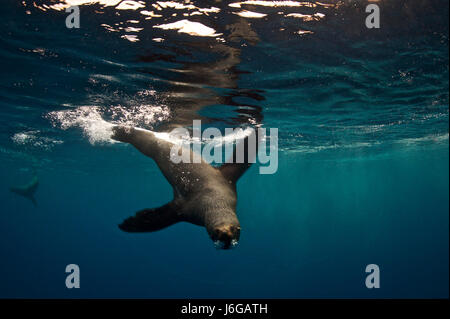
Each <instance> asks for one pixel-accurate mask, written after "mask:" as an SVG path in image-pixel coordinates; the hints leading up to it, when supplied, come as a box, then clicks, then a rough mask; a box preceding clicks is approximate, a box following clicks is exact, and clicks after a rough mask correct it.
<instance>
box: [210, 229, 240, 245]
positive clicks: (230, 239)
mask: <svg viewBox="0 0 450 319" xmlns="http://www.w3.org/2000/svg"><path fill="white" fill-rule="evenodd" d="M240 233H241V227H240V226H239V225H233V224H222V225H219V226H216V227H214V228H213V229H212V231H211V232H210V234H209V235H210V237H211V239H212V240H213V241H214V245H215V246H216V247H217V248H220V249H230V248H233V247H236V246H237V244H238V241H239V236H240Z"/></svg>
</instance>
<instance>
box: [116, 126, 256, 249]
mask: <svg viewBox="0 0 450 319" xmlns="http://www.w3.org/2000/svg"><path fill="white" fill-rule="evenodd" d="M252 131H253V133H252V134H256V132H254V130H252ZM250 135H251V134H250ZM111 137H112V139H114V140H116V141H120V142H124V143H129V144H131V145H133V146H134V147H136V148H137V149H138V150H139V151H140V152H141V153H143V154H144V155H146V156H148V157H150V158H152V159H153V160H154V161H155V162H156V164H157V165H158V167H159V169H160V170H161V172H162V173H163V175H164V176H165V178H166V179H167V181H168V182H169V183H170V184H171V185H172V187H173V190H174V198H173V200H172V201H171V202H169V203H167V204H165V205H163V206H161V207H158V208H150V209H144V210H141V211H139V212H137V213H136V215H135V216H133V217H129V218H127V219H126V220H124V221H123V223H122V224H120V225H119V228H120V229H121V230H123V231H126V232H153V231H157V230H160V229H163V228H166V227H168V226H170V225H173V224H175V223H178V222H189V223H192V224H195V225H199V226H203V227H205V228H206V230H207V232H208V234H209V236H210V238H211V239H212V240H213V242H214V243H215V244H216V246H217V247H218V248H222V249H229V248H232V247H234V246H236V245H237V243H238V240H239V237H240V231H241V227H240V224H239V220H238V218H237V216H236V202H237V194H236V182H237V180H238V179H239V178H240V177H241V176H242V175H243V174H244V173H245V172H246V171H247V169H248V168H249V167H250V166H251V164H252V162H253V161H254V160H253V159H249V158H248V157H250V156H247V154H246V156H245V160H244V162H243V163H235V161H233V163H226V164H224V165H222V166H221V167H219V168H215V167H213V166H211V165H209V164H208V163H206V162H205V161H203V160H201V162H200V163H183V162H181V163H178V164H176V163H174V162H172V161H171V159H170V152H171V148H172V146H173V145H174V144H173V143H171V142H168V141H166V140H163V139H160V138H158V137H157V136H156V134H154V133H153V132H151V131H147V130H143V129H138V128H133V127H124V126H114V127H113V134H112V136H111ZM248 138H249V136H247V137H246V138H245V139H243V140H241V141H240V142H239V143H244V149H245V150H247V149H248ZM257 144H258V143H257ZM189 151H190V155H191V158H193V157H192V156H200V155H197V154H195V153H193V152H192V151H191V150H189ZM233 156H236V154H234V155H233ZM191 162H192V161H191Z"/></svg>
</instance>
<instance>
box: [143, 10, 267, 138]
mask: <svg viewBox="0 0 450 319" xmlns="http://www.w3.org/2000/svg"><path fill="white" fill-rule="evenodd" d="M230 19H231V20H232V23H229V24H226V25H223V26H221V27H220V32H223V33H224V34H226V36H224V39H225V41H224V42H222V43H220V42H218V41H217V40H216V39H205V38H199V39H198V40H196V41H192V39H189V40H190V41H185V42H183V43H180V42H179V43H177V44H176V46H164V49H165V50H166V51H169V52H170V53H169V54H152V53H149V54H147V55H145V56H140V57H139V61H141V62H148V63H155V62H158V61H160V62H169V63H171V64H174V65H176V67H174V68H170V69H169V70H167V72H166V73H165V74H164V77H165V79H167V80H168V82H169V87H168V88H167V91H166V92H165V93H164V92H160V93H161V96H162V98H163V99H164V102H165V104H167V105H168V106H169V107H170V109H171V113H172V117H171V119H170V123H165V124H162V125H160V126H159V127H158V128H157V129H158V130H160V131H167V130H170V129H172V128H174V127H180V126H181V127H189V126H191V125H192V120H193V119H201V120H202V121H203V123H208V122H212V121H215V120H219V121H222V122H223V121H225V122H228V124H231V125H239V124H244V123H248V124H257V123H260V122H261V121H262V118H263V115H262V109H261V106H259V105H256V103H254V102H250V103H248V102H247V100H248V98H249V99H250V100H253V101H255V102H256V101H262V100H264V99H265V98H264V97H263V96H262V93H263V91H261V90H257V89H249V88H245V89H244V88H241V87H240V86H239V83H238V82H239V76H240V75H241V74H243V73H250V72H248V71H242V70H240V69H239V64H240V63H241V54H242V50H243V48H244V49H245V48H246V47H248V46H254V45H256V44H257V43H258V41H259V38H258V35H257V34H256V32H255V31H254V30H252V28H251V24H250V23H249V22H248V20H246V19H243V18H240V17H237V16H235V15H230V17H229V19H221V20H220V21H226V20H230ZM203 56H206V59H208V60H209V61H198V60H200V59H197V58H196V57H203ZM211 57H213V59H211ZM186 60H187V61H186ZM140 71H141V72H144V73H151V74H154V71H149V70H148V69H145V68H142V69H141V70H140ZM165 71H166V70H165ZM157 76H158V75H157ZM237 98H247V99H246V102H245V105H242V104H241V103H239V102H238V101H237ZM209 105H226V106H229V107H230V108H232V110H233V111H234V112H235V113H236V115H235V116H233V117H232V118H231V119H223V118H221V119H214V118H211V117H206V116H202V115H200V114H199V111H201V110H202V109H204V108H205V107H206V106H209ZM239 106H245V108H239ZM230 122H231V123H230Z"/></svg>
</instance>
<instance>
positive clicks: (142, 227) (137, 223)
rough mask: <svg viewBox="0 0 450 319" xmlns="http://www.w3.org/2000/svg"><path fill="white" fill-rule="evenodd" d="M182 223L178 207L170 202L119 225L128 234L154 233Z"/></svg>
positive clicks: (143, 211)
mask: <svg viewBox="0 0 450 319" xmlns="http://www.w3.org/2000/svg"><path fill="white" fill-rule="evenodd" d="M179 221H181V218H180V217H179V215H178V214H177V211H176V205H174V204H173V202H170V203H168V204H166V205H164V206H161V207H158V208H149V209H144V210H141V211H139V212H137V213H136V215H135V216H133V217H129V218H127V219H125V220H124V221H123V223H122V224H120V225H119V228H120V229H121V230H123V231H126V232H131V233H139V232H153V231H157V230H160V229H163V228H166V227H168V226H170V225H173V224H175V223H177V222H179Z"/></svg>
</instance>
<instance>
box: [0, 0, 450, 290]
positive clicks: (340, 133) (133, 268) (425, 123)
mask: <svg viewBox="0 0 450 319" xmlns="http://www.w3.org/2000/svg"><path fill="white" fill-rule="evenodd" d="M376 3H377V4H378V5H379V8H380V28H379V29H368V28H367V27H366V25H365V20H366V17H367V15H368V14H369V13H366V12H365V8H366V5H367V4H368V2H366V1H331V0H328V1H323V2H316V1H310V2H297V1H289V2H288V1H281V2H280V1H243V2H238V1H178V2H176V1H173V2H165V1H158V2H157V1H121V0H90V1H85V0H65V1H64V0H40V1H39V0H35V1H32V0H24V1H13V0H4V1H2V3H1V5H0V6H1V10H0V27H1V33H0V39H1V42H0V43H1V44H0V67H1V68H0V69H1V70H2V71H1V72H2V76H1V78H0V96H1V98H0V112H1V117H0V124H1V125H0V160H1V164H2V165H1V166H0V177H1V179H0V202H1V205H0V207H1V210H0V211H1V213H0V297H2V298H80V297H82V298H98V297H125V298H208V297H209V298H448V296H449V290H448V289H449V288H448V287H449V258H448V256H449V213H448V211H449V195H448V194H449V144H448V143H449V118H448V115H449V84H448V76H449V58H448V52H449V51H448V43H449V42H448V40H449V38H448V36H449V32H448V31H449V30H448V28H449V27H448V22H449V19H448V12H449V11H448V10H449V8H448V6H449V4H448V1H438V0H435V1H425V0H423V1H419V0H410V1H378V2H376ZM71 5H79V10H80V28H67V26H66V19H67V17H68V16H69V14H70V12H65V9H66V8H68V7H70V6H71ZM194 119H200V120H202V123H203V124H204V125H205V127H207V126H212V127H218V128H221V129H223V128H225V127H241V126H248V125H254V124H261V125H263V127H266V128H278V132H279V141H278V146H279V149H278V170H277V172H276V173H275V174H272V175H262V174H260V173H259V170H258V164H255V165H253V167H252V168H251V169H250V170H249V171H248V172H247V173H246V174H245V175H244V176H243V177H242V178H241V179H240V180H239V182H238V185H237V188H238V207H237V214H238V217H239V220H240V223H241V227H242V230H241V239H240V241H239V245H238V246H237V247H236V248H235V249H232V250H217V249H215V248H214V245H213V243H212V241H211V240H210V239H209V237H208V235H207V233H206V231H205V229H204V228H200V227H198V226H194V225H191V224H187V223H179V224H176V225H174V226H171V227H169V228H167V229H164V230H161V231H159V232H154V233H143V234H130V233H125V232H122V231H121V230H120V229H119V228H118V227H117V225H118V224H119V223H120V222H121V221H122V220H123V219H124V218H127V217H129V216H131V215H133V214H134V213H135V212H136V211H138V210H140V209H142V208H151V207H157V206H160V205H163V204H165V203H167V202H168V201H170V200H171V199H172V189H171V187H170V185H169V184H168V182H167V181H166V180H165V178H164V177H163V175H162V174H161V172H160V171H159V169H158V167H157V166H156V164H155V163H154V162H153V161H152V160H151V159H149V158H147V157H145V156H144V155H142V154H140V153H139V152H138V151H137V150H135V149H134V148H133V147H132V146H130V145H125V144H121V143H114V142H113V141H112V140H111V139H110V134H111V126H112V125H113V124H125V125H132V126H136V127H141V128H145V129H150V130H158V131H167V130H169V129H170V128H172V127H176V126H185V127H188V126H190V125H192V121H193V120H194ZM35 175H37V177H38V179H39V186H38V189H37V191H36V194H35V199H36V202H37V205H36V206H34V205H33V203H32V201H30V200H28V199H27V198H24V197H22V196H18V195H17V194H15V193H12V192H11V191H10V190H9V188H10V187H17V186H20V185H25V184H27V183H28V182H29V181H30V180H31V179H32V178H33V177H34V176H35ZM68 264H77V265H78V266H79V268H80V289H67V288H66V285H65V280H66V277H67V275H68V274H67V273H66V272H65V268H66V266H67V265H68ZM369 264H376V265H378V266H379V269H380V288H378V289H376V288H375V289H368V288H367V287H366V285H365V280H366V276H367V275H368V274H367V273H366V272H365V269H366V266H367V265H369Z"/></svg>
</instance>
